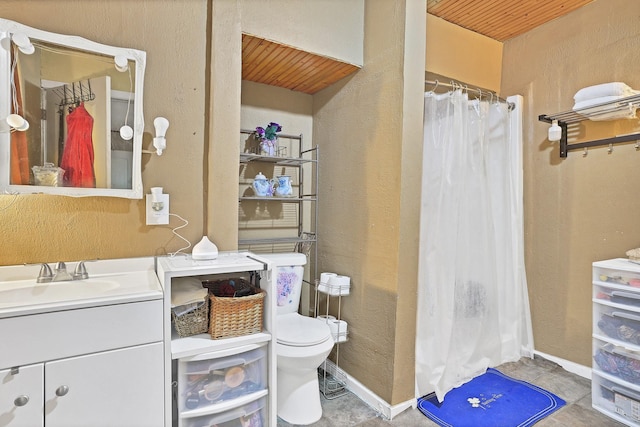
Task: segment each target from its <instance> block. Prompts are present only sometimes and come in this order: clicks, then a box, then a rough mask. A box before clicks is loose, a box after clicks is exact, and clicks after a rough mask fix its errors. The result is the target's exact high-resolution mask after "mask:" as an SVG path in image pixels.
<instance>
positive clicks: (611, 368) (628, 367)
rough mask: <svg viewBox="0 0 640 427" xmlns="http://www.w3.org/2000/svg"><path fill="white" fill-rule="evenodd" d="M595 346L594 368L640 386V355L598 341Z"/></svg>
mask: <svg viewBox="0 0 640 427" xmlns="http://www.w3.org/2000/svg"><path fill="white" fill-rule="evenodd" d="M594 344H595V345H594V346H595V349H594V353H593V360H594V362H595V366H594V367H596V368H597V369H599V370H600V371H603V372H606V373H607V374H609V375H613V376H615V377H617V378H620V379H621V380H624V381H627V382H629V383H632V384H636V385H640V353H637V352H634V351H631V350H629V349H626V348H624V347H619V346H615V345H613V344H611V343H603V342H602V341H598V340H595V341H594Z"/></svg>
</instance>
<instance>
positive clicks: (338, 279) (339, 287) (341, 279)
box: [328, 274, 351, 295]
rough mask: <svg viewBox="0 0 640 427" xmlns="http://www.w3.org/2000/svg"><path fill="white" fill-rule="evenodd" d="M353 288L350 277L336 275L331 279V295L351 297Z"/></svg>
mask: <svg viewBox="0 0 640 427" xmlns="http://www.w3.org/2000/svg"><path fill="white" fill-rule="evenodd" d="M350 287H351V278H350V277H349V276H341V275H338V274H337V275H335V276H333V277H330V278H329V286H328V288H329V294H330V295H349V288H350Z"/></svg>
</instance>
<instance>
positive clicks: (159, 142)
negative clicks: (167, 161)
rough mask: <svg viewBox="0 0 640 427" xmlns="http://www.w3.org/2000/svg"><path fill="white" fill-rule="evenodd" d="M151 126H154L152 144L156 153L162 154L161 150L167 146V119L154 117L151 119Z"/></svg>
mask: <svg viewBox="0 0 640 427" xmlns="http://www.w3.org/2000/svg"><path fill="white" fill-rule="evenodd" d="M153 126H154V127H155V128H156V136H155V138H153V146H154V147H156V153H157V154H158V156H161V155H162V150H164V149H166V148H167V139H166V134H167V129H168V128H169V120H167V119H165V118H164V117H156V118H155V120H154V121H153Z"/></svg>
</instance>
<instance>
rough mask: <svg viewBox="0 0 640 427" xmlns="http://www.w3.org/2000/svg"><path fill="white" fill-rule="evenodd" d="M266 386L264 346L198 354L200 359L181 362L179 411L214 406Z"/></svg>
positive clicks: (179, 367)
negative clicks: (229, 353) (238, 350)
mask: <svg viewBox="0 0 640 427" xmlns="http://www.w3.org/2000/svg"><path fill="white" fill-rule="evenodd" d="M208 356H211V357H208ZM266 388H267V358H266V349H265V348H264V347H260V348H257V349H254V350H250V351H246V352H243V353H238V354H232V355H229V356H225V357H215V353H210V354H205V355H200V356H198V358H197V360H180V361H179V362H178V410H179V411H180V412H183V411H189V410H193V409H197V408H203V407H206V406H210V405H215V404H216V403H219V402H222V401H228V400H231V399H235V398H238V397H241V396H245V395H248V394H251V393H254V392H257V391H260V390H265V389H266ZM207 425H208V424H207Z"/></svg>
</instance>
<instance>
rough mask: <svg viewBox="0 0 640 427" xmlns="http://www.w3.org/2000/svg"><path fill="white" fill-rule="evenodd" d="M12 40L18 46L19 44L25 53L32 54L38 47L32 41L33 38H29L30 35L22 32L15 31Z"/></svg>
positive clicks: (21, 50) (19, 47)
mask: <svg viewBox="0 0 640 427" xmlns="http://www.w3.org/2000/svg"><path fill="white" fill-rule="evenodd" d="M11 40H12V41H13V42H14V43H15V45H16V46H18V49H20V52H22V53H24V54H25V55H31V54H32V53H33V52H35V51H36V48H35V47H34V46H33V44H32V43H31V40H29V37H27V36H26V35H24V34H22V33H15V34H14V35H12V36H11Z"/></svg>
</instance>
